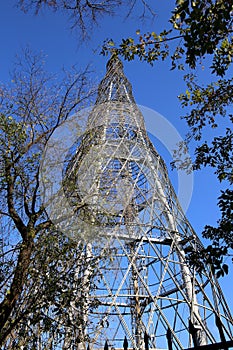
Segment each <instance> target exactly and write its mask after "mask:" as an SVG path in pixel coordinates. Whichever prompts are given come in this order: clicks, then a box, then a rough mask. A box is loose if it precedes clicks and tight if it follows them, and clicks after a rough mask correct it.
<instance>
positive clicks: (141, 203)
mask: <svg viewBox="0 0 233 350" xmlns="http://www.w3.org/2000/svg"><path fill="white" fill-rule="evenodd" d="M168 137H169V136H168ZM77 144H78V147H77V149H76V150H75V152H74V153H73V154H72V157H70V160H69V162H68V166H67V167H66V169H65V170H64V174H65V175H64V188H65V193H66V196H67V198H68V199H69V202H70V205H71V206H72V207H73V208H75V213H76V214H75V215H77V217H78V219H79V221H80V222H81V223H83V229H85V230H87V231H88V232H86V237H89V241H88V243H87V244H86V248H85V252H84V263H83V269H82V271H81V270H80V271H78V272H77V278H79V279H81V280H82V281H83V285H84V287H83V290H82V291H79V292H78V295H77V299H79V301H80V300H82V303H81V306H78V307H77V310H76V312H78V313H79V317H80V314H81V315H82V325H81V326H79V340H80V348H81V349H84V348H86V346H87V344H88V346H89V349H100V348H101V349H103V347H104V344H105V342H106V340H107V341H108V344H109V346H110V348H111V346H112V347H113V348H119V347H122V344H123V341H124V339H125V341H126V339H127V342H128V344H129V348H132V349H135V350H143V349H145V345H144V341H143V339H144V337H145V336H146V337H147V339H148V341H149V348H150V349H179V350H180V349H186V348H188V347H192V346H199V345H207V344H214V343H216V342H220V341H225V340H231V339H233V334H232V327H233V320H232V317H231V314H230V311H229V308H228V306H227V303H226V301H225V299H224V296H223V294H222V291H221V288H220V286H219V284H218V281H217V280H216V279H215V277H214V275H213V272H212V270H211V268H210V267H209V266H206V270H205V271H202V273H199V272H197V271H195V268H193V267H190V266H189V265H188V263H187V261H186V253H185V252H186V250H187V249H189V248H190V247H192V248H194V249H199V247H200V246H201V242H200V240H199V239H198V237H197V235H196V234H195V232H194V230H193V228H192V227H191V225H190V223H189V222H188V220H187V219H186V217H185V215H184V213H183V211H182V209H181V207H180V205H179V202H178V200H177V197H176V194H175V192H174V189H173V187H172V185H171V182H170V181H169V178H168V173H167V169H166V166H165V164H164V161H163V159H162V158H161V156H160V155H159V154H158V153H157V151H156V150H155V148H154V146H153V144H152V143H151V141H150V139H149V138H148V136H147V133H146V129H145V125H144V119H143V116H142V114H141V112H140V110H139V109H138V107H137V105H136V103H135V101H134V98H133V94H132V88H131V84H130V83H129V81H128V80H127V78H126V77H125V75H124V72H123V65H122V62H121V61H120V60H119V59H118V58H117V57H116V56H115V55H113V56H112V57H111V59H110V60H109V62H108V64H107V72H106V75H105V77H104V79H103V80H102V81H101V83H100V85H99V89H98V97H97V100H96V103H95V105H94V108H93V110H92V112H91V113H90V115H89V118H88V125H87V129H86V132H85V133H84V135H83V136H82V137H81V139H80V140H79V141H78V143H77Z"/></svg>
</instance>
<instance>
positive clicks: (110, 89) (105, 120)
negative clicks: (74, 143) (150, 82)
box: [87, 53, 146, 132]
mask: <svg viewBox="0 0 233 350" xmlns="http://www.w3.org/2000/svg"><path fill="white" fill-rule="evenodd" d="M113 124H120V125H122V126H123V125H124V126H126V125H130V126H131V127H134V128H135V129H140V130H141V131H142V130H143V131H144V132H146V129H145V124H144V118H143V115H142V113H141V111H140V110H139V108H138V106H137V105H136V102H135V100H134V97H133V93H132V86H131V84H130V82H129V80H128V79H127V78H126V76H125V74H124V70H123V63H122V62H121V60H120V59H119V57H118V56H117V55H116V54H115V53H113V54H112V56H111V58H110V59H109V61H108V62H107V65H106V74H105V76H104V78H103V79H102V81H101V82H100V84H99V87H98V95H97V99H96V102H95V106H94V108H93V110H92V112H91V113H90V115H89V117H88V124H87V128H88V129H92V128H95V127H99V126H101V125H105V126H110V125H113Z"/></svg>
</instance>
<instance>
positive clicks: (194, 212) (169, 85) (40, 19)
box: [0, 0, 232, 301]
mask: <svg viewBox="0 0 233 350" xmlns="http://www.w3.org/2000/svg"><path fill="white" fill-rule="evenodd" d="M152 2H153V1H151V3H152ZM15 3H16V0H7V1H1V2H0V28H1V36H0V46H1V48H2V49H1V55H0V81H1V82H4V83H6V82H8V81H10V76H9V71H10V70H11V69H12V67H13V62H14V60H15V55H16V54H17V53H19V51H20V50H21V49H22V48H24V47H25V46H27V45H28V46H30V47H31V48H32V49H33V50H37V51H43V52H44V54H45V55H46V56H47V60H46V68H47V70H48V71H49V72H53V73H58V72H59V70H60V69H61V68H62V67H63V66H65V67H67V68H68V67H70V66H71V65H73V64H77V65H80V67H85V66H86V65H87V64H88V63H90V64H91V67H92V69H93V71H94V73H93V78H94V80H95V81H96V82H98V81H100V79H101V78H102V77H103V75H104V74H105V64H106V62H107V59H106V58H105V57H103V56H101V55H100V48H101V44H102V43H103V41H104V40H105V39H106V38H112V39H114V40H115V41H116V43H117V42H119V41H120V39H121V38H122V37H127V36H132V35H134V33H135V31H136V30H137V29H139V28H140V29H141V30H142V32H143V31H147V30H154V31H159V30H160V29H163V27H164V26H165V25H166V23H167V21H168V18H169V10H170V9H171V8H172V3H173V2H168V1H163V0H158V1H156V2H155V6H154V8H155V11H156V13H157V15H156V17H155V19H154V21H153V22H152V21H151V20H148V21H147V22H144V23H141V22H139V21H138V20H137V19H136V17H135V18H133V19H131V20H127V21H124V20H123V19H122V18H120V17H116V18H103V20H101V26H99V27H97V28H95V29H94V30H93V32H92V33H91V40H90V41H87V42H85V43H83V44H82V45H80V43H79V40H78V38H77V34H75V33H71V32H70V30H69V23H68V21H67V19H66V17H65V16H64V15H62V14H59V13H53V12H48V11H43V12H42V13H41V14H40V15H38V16H34V15H33V14H32V13H28V14H24V13H23V12H21V11H20V10H19V9H18V8H17V7H16V6H15ZM168 3H169V4H170V9H169V8H168ZM124 66H125V73H126V75H127V77H128V79H129V80H130V81H131V83H132V85H133V92H134V97H135V99H136V102H137V103H138V104H140V105H143V106H146V107H148V108H151V109H153V110H155V111H157V112H159V113H160V114H161V115H162V116H164V117H165V118H166V119H167V120H169V121H170V122H171V123H172V125H173V126H174V127H175V128H176V130H177V131H178V132H179V133H180V134H181V136H182V137H184V136H185V133H186V132H187V131H188V129H187V126H186V124H185V121H184V120H181V119H180V118H179V117H180V115H182V114H184V111H183V110H182V109H181V107H180V104H179V101H178V99H177V96H178V94H179V93H181V92H183V91H184V90H185V85H184V83H183V80H182V73H180V72H177V71H170V69H169V64H168V62H165V63H160V62H158V63H156V64H155V65H154V67H151V66H149V65H147V64H146V63H140V62H138V61H135V62H130V63H125V64H124ZM199 71H200V74H201V75H202V77H201V78H202V80H203V81H205V80H207V79H208V73H207V72H206V70H205V69H204V70H202V69H199ZM153 128H156V125H153ZM153 141H155V143H156V145H157V146H158V149H159V151H160V152H161V153H162V155H163V156H164V158H165V160H166V162H167V165H168V167H169V164H168V163H169V161H171V158H170V155H169V153H168V152H167V151H166V149H165V148H164V147H163V146H162V145H161V144H159V143H158V142H157V141H156V140H153ZM171 177H172V178H174V182H175V187H176V175H174V174H172V175H171ZM219 188H220V187H219V184H218V182H217V181H216V180H215V177H214V176H213V174H212V171H210V169H203V170H202V171H201V172H197V173H195V174H194V189H193V195H192V200H191V204H190V207H189V209H188V212H187V216H188V218H189V220H190V222H191V224H192V226H193V227H194V229H195V230H196V232H197V233H198V234H199V235H200V232H201V231H202V228H203V227H204V225H205V224H213V225H214V224H215V222H216V219H217V218H218V217H219V213H218V210H217V207H216V202H217V197H218V195H219ZM229 263H230V259H229ZM231 278H232V276H229V277H227V278H225V279H224V280H223V281H222V285H223V289H224V291H225V294H226V296H227V299H228V300H229V301H230V299H231V294H230V290H229V289H230V288H228V286H229V281H230V280H231Z"/></svg>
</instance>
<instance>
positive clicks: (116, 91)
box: [96, 53, 135, 104]
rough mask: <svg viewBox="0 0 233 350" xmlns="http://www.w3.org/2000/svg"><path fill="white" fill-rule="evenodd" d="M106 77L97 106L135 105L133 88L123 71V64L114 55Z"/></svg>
mask: <svg viewBox="0 0 233 350" xmlns="http://www.w3.org/2000/svg"><path fill="white" fill-rule="evenodd" d="M106 70H107V72H106V75H105V77H104V78H103V80H102V81H101V83H100V85H99V89H98V96H97V100H96V104H100V103H105V102H110V101H118V102H127V103H134V104H135V100H134V97H133V94H132V86H131V84H130V82H129V81H128V79H127V78H126V76H125V74H124V71H123V63H122V62H121V60H120V59H119V57H118V56H117V55H116V54H115V53H113V54H112V56H111V58H110V59H109V61H108V62H107V65H106Z"/></svg>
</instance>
